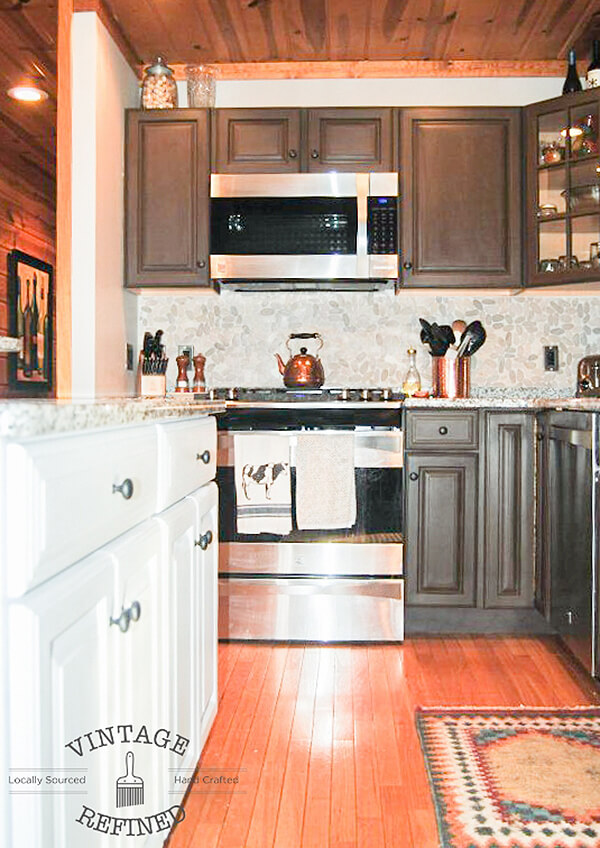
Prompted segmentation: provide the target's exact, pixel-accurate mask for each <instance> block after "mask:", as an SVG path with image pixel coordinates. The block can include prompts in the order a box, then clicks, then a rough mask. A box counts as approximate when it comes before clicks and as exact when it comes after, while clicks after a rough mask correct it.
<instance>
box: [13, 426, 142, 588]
mask: <svg viewBox="0 0 600 848" xmlns="http://www.w3.org/2000/svg"><path fill="white" fill-rule="evenodd" d="M156 466H157V462H156V430H155V428H154V427H152V426H145V427H132V428H127V429H123V430H108V431H101V432H99V431H96V432H94V433H82V434H76V435H72V436H69V437H63V436H61V437H58V438H54V437H50V438H45V439H32V440H31V441H28V442H23V443H17V442H15V443H9V444H8V445H7V447H6V467H7V482H8V486H7V523H6V527H7V534H6V535H7V540H6V551H7V561H8V574H7V584H8V591H9V594H10V595H11V596H12V597H16V596H18V595H20V594H22V593H23V592H26V591H27V590H28V589H30V588H32V587H33V586H35V585H37V584H38V583H41V582H42V581H43V580H47V579H48V578H49V577H51V576H52V575H54V574H56V573H58V572H59V571H61V570H62V569H63V568H66V567H67V566H69V565H71V564H72V563H74V562H76V561H77V560H79V559H81V558H82V557H84V556H86V555H87V554H89V553H90V552H91V551H94V550H96V548H99V547H100V546H101V545H103V544H104V543H105V542H108V541H109V540H110V539H114V538H115V536H118V535H120V534H121V533H124V532H125V531H126V530H129V528H131V527H133V526H134V525H135V524H138V523H139V522H140V521H143V520H144V519H145V518H147V517H148V516H149V515H151V514H152V512H153V511H154V505H155V501H156V481H157V468H156ZM119 486H121V487H122V489H121V491H120V490H119V489H118V487H119ZM126 496H128V497H126Z"/></svg>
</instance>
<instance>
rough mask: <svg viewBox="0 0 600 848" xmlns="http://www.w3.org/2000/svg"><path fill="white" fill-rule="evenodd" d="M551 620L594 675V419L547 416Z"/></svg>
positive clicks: (573, 415) (571, 414)
mask: <svg viewBox="0 0 600 848" xmlns="http://www.w3.org/2000/svg"><path fill="white" fill-rule="evenodd" d="M546 433H547V438H548V453H547V463H548V465H547V483H546V487H547V488H546V515H547V522H548V527H547V534H548V535H547V539H548V543H549V551H548V554H549V568H550V622H551V624H552V625H553V627H555V629H556V630H557V632H558V634H559V636H560V637H561V639H562V640H563V641H564V643H565V644H566V645H567V646H568V648H569V649H570V650H571V651H572V653H573V654H574V655H575V656H576V657H577V659H578V660H579V661H580V662H581V663H582V664H583V665H584V666H585V668H586V669H587V670H588V671H589V672H590V674H592V675H598V673H599V663H598V532H597V528H598V486H599V474H600V472H599V463H598V415H597V414H593V413H585V412H567V411H556V412H549V413H548V414H547V416H546Z"/></svg>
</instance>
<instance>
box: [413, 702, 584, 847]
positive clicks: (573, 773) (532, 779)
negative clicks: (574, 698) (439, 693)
mask: <svg viewBox="0 0 600 848" xmlns="http://www.w3.org/2000/svg"><path fill="white" fill-rule="evenodd" d="M417 728H418V731H419V735H420V738H421V745H422V748H423V753H424V755H425V762H426V765H427V770H428V774H429V780H430V783H431V787H432V791H433V797H434V803H435V809H436V814H437V819H438V827H439V832H440V845H441V846H442V848H600V709H599V708H593V707H592V708H581V709H567V710H555V709H538V710H530V709H516V710H507V709H503V710H489V709H473V710H470V709H421V710H418V711H417Z"/></svg>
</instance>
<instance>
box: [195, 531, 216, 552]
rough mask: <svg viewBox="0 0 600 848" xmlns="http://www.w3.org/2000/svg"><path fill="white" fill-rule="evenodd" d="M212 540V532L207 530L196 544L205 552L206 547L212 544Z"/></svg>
mask: <svg viewBox="0 0 600 848" xmlns="http://www.w3.org/2000/svg"><path fill="white" fill-rule="evenodd" d="M212 540H213V534H212V530H207V531H206V533H205V534H204V536H200V538H199V539H198V541H197V542H196V544H197V545H199V546H200V549H201V550H203V551H205V550H206V549H207V548H208V546H209V545H210V543H211V542H212Z"/></svg>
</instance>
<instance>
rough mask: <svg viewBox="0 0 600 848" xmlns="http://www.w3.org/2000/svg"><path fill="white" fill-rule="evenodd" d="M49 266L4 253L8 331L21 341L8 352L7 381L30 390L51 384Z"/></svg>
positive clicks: (19, 253) (18, 252) (22, 255)
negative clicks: (6, 257)
mask: <svg viewBox="0 0 600 848" xmlns="http://www.w3.org/2000/svg"><path fill="white" fill-rule="evenodd" d="M53 276H54V273H53V268H52V265H49V264H48V263H47V262H43V261H42V260H41V259H36V257H35V256H30V255H29V254H27V253H23V252H22V251H21V250H11V251H10V253H9V254H8V332H9V335H11V336H16V337H17V338H18V339H20V341H21V352H20V353H17V354H13V355H11V356H9V373H8V379H9V385H10V387H11V388H14V389H21V390H28V391H29V392H31V393H32V394H37V393H38V392H42V391H43V392H44V393H45V392H48V391H49V390H50V389H51V388H52V350H53V338H52V327H53V320H52V304H53Z"/></svg>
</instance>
